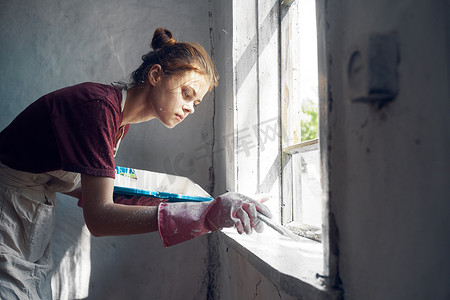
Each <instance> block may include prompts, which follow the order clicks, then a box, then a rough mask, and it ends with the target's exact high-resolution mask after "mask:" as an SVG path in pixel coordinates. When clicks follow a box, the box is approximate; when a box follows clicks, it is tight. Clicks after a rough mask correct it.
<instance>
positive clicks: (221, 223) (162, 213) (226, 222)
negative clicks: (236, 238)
mask: <svg viewBox="0 0 450 300" xmlns="http://www.w3.org/2000/svg"><path fill="white" fill-rule="evenodd" d="M258 212H259V213H261V214H264V215H266V216H268V217H271V216H272V215H271V213H270V211H269V209H268V208H267V207H266V206H265V205H264V204H262V203H260V202H258V201H256V200H254V199H252V198H249V197H247V196H244V195H242V194H238V193H226V194H224V195H221V196H219V197H217V198H216V199H214V200H213V201H209V202H179V203H161V204H160V205H159V210H158V226H159V233H160V235H161V238H162V240H163V243H164V246H166V247H168V246H172V245H176V244H179V243H181V242H184V241H187V240H190V239H192V238H195V237H197V236H200V235H203V234H206V233H208V232H211V231H216V230H219V229H221V228H223V227H236V229H237V231H238V232H239V233H243V232H246V233H247V234H250V233H251V232H252V230H253V229H255V231H256V232H261V231H262V230H263V226H264V225H263V223H262V222H261V221H260V220H259V219H258Z"/></svg>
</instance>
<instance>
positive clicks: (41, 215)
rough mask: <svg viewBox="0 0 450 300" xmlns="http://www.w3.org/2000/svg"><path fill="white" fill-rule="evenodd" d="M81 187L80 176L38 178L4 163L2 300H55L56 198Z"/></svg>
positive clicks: (0, 169) (0, 167) (0, 174)
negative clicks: (53, 297) (54, 238)
mask: <svg viewBox="0 0 450 300" xmlns="http://www.w3.org/2000/svg"><path fill="white" fill-rule="evenodd" d="M79 184H80V174H78V173H71V172H65V171H55V172H48V173H43V174H33V173H28V172H21V171H17V170H13V169H11V168H9V167H7V166H5V165H4V164H2V163H0V299H52V292H51V249H50V240H51V236H52V232H53V227H54V224H55V213H56V195H55V192H69V191H72V190H74V189H75V188H77V187H79Z"/></svg>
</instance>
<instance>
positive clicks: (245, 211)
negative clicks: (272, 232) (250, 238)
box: [206, 192, 272, 234]
mask: <svg viewBox="0 0 450 300" xmlns="http://www.w3.org/2000/svg"><path fill="white" fill-rule="evenodd" d="M262 202H264V201H262V199H261V201H256V200H254V199H252V198H250V197H247V196H245V195H243V194H239V193H232V192H229V193H226V194H223V195H221V196H219V197H217V198H216V199H215V200H214V201H213V203H212V204H211V206H210V208H209V211H208V213H207V215H206V220H207V221H208V222H209V225H210V226H211V231H214V230H217V229H220V228H222V227H233V226H234V227H236V229H237V231H238V233H239V234H242V233H244V232H245V233H247V234H250V233H252V230H253V229H255V231H256V232H259V233H260V232H262V231H263V229H264V225H263V223H262V222H261V220H260V219H258V214H257V213H258V212H259V213H261V214H263V215H265V216H267V217H269V218H271V217H272V214H271V212H270V210H269V209H268V208H267V207H266V206H265V205H264V204H262Z"/></svg>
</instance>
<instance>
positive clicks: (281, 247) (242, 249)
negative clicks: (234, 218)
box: [220, 226, 330, 299]
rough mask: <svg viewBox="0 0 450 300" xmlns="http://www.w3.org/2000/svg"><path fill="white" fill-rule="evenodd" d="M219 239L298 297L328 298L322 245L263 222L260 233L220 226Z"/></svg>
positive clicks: (267, 276)
mask: <svg viewBox="0 0 450 300" xmlns="http://www.w3.org/2000/svg"><path fill="white" fill-rule="evenodd" d="M220 238H221V240H222V241H223V242H224V243H226V244H227V245H229V246H230V247H231V248H233V249H234V250H235V251H236V252H238V253H239V254H240V255H242V256H243V257H244V258H245V259H246V260H247V261H248V263H250V264H251V265H252V266H253V267H254V268H256V269H257V270H258V271H259V272H261V274H262V275H263V276H265V277H266V278H268V279H269V280H271V281H272V282H274V284H276V285H277V286H278V287H280V288H282V289H283V290H285V291H286V292H288V293H289V294H291V295H293V296H295V297H298V298H300V299H329V298H330V295H329V294H328V292H327V289H326V286H325V285H324V284H323V281H322V279H321V278H320V277H319V278H318V277H317V276H316V275H317V274H319V275H321V274H323V262H324V259H323V247H322V244H321V243H318V242H315V241H312V240H310V239H307V238H302V237H301V238H300V239H299V240H298V241H294V240H292V239H290V238H288V237H284V236H282V235H280V234H279V233H278V232H276V231H275V230H273V229H272V228H270V227H268V226H265V228H264V232H263V233H261V234H258V233H253V234H251V235H245V234H243V235H239V234H238V233H237V232H236V230H235V229H234V228H226V229H223V230H222V234H221V235H220Z"/></svg>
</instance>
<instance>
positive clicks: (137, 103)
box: [121, 84, 156, 126]
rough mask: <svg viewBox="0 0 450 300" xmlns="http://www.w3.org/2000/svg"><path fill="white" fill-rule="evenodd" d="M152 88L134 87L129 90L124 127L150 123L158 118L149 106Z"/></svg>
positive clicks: (124, 112) (147, 86) (124, 111)
mask: <svg viewBox="0 0 450 300" xmlns="http://www.w3.org/2000/svg"><path fill="white" fill-rule="evenodd" d="M149 92H150V86H149V85H148V84H147V85H145V86H133V87H132V88H130V89H128V90H127V99H126V102H125V107H124V109H123V118H122V124H121V125H122V126H123V125H126V124H136V123H142V122H146V121H150V120H151V119H154V118H155V117H156V114H155V113H154V111H153V107H152V106H151V105H149V97H148V95H149V94H150V93H149Z"/></svg>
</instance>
